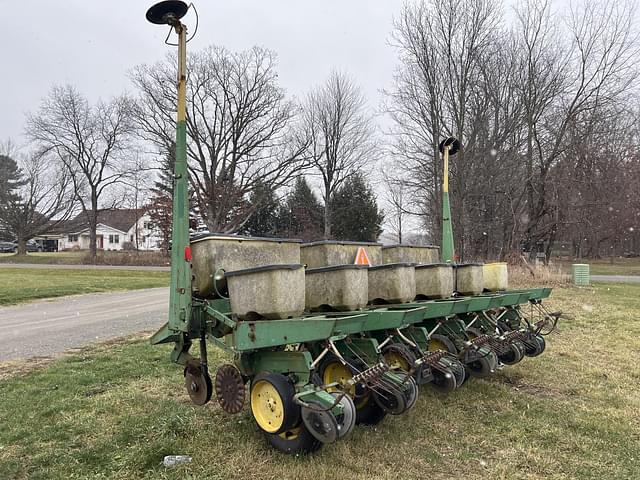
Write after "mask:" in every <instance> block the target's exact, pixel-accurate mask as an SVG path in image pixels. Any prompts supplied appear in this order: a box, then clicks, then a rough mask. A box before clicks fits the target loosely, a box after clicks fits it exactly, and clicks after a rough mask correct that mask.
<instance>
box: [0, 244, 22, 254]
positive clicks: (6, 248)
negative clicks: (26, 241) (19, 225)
mask: <svg viewBox="0 0 640 480" xmlns="http://www.w3.org/2000/svg"><path fill="white" fill-rule="evenodd" d="M17 248H18V245H16V244H15V243H13V242H0V253H13V252H15V251H16V249H17Z"/></svg>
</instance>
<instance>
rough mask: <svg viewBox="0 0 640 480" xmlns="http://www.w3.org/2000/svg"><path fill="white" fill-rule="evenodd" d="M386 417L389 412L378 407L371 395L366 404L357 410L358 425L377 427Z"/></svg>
mask: <svg viewBox="0 0 640 480" xmlns="http://www.w3.org/2000/svg"><path fill="white" fill-rule="evenodd" d="M386 416H387V412H385V411H384V410H383V409H382V408H380V407H379V406H378V404H377V403H376V402H375V401H374V399H373V396H372V395H369V398H367V400H366V403H365V404H364V405H361V406H360V408H356V425H371V426H373V425H377V424H379V423H380V422H381V421H382V420H384V417H386Z"/></svg>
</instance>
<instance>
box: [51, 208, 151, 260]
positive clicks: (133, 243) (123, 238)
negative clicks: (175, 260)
mask: <svg viewBox="0 0 640 480" xmlns="http://www.w3.org/2000/svg"><path fill="white" fill-rule="evenodd" d="M56 230H57V231H56V234H57V236H58V250H59V251H60V250H71V249H81V250H85V249H88V248H89V227H88V223H87V218H86V215H85V214H84V213H80V214H79V215H77V216H76V217H75V218H74V219H72V220H69V221H68V222H64V223H63V224H62V225H60V226H58V227H57V228H56ZM96 243H97V247H98V249H99V250H127V249H132V250H133V249H137V250H160V247H161V236H160V232H159V230H158V228H157V227H156V226H155V225H154V224H153V222H152V220H151V217H150V216H149V214H148V213H147V212H146V211H145V210H144V209H113V210H101V211H99V212H98V225H97V229H96Z"/></svg>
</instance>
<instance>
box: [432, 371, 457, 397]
mask: <svg viewBox="0 0 640 480" xmlns="http://www.w3.org/2000/svg"><path fill="white" fill-rule="evenodd" d="M429 385H431V387H432V388H433V389H434V390H435V391H437V392H440V393H450V392H453V391H454V390H455V389H456V387H457V386H458V383H457V382H456V376H455V374H454V373H453V372H451V371H449V372H447V373H444V372H441V371H439V370H434V371H433V381H432V382H431V383H430V384H429Z"/></svg>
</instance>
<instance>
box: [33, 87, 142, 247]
mask: <svg viewBox="0 0 640 480" xmlns="http://www.w3.org/2000/svg"><path fill="white" fill-rule="evenodd" d="M132 132H133V124H132V122H131V109H130V101H129V100H128V99H127V98H125V97H116V98H114V99H112V100H110V101H108V102H103V101H99V102H97V103H96V104H95V105H93V106H92V105H90V104H89V102H88V100H87V99H86V98H85V97H84V96H82V95H81V94H80V93H79V92H78V91H77V90H76V89H75V88H74V87H73V86H71V85H66V86H64V87H60V86H56V87H54V88H53V89H52V90H51V93H50V94H49V96H48V97H46V98H45V99H44V100H43V102H42V104H41V106H40V109H39V110H38V112H37V113H36V114H30V115H29V116H28V118H27V135H28V136H29V138H30V139H31V140H32V141H34V142H35V143H36V145H37V146H38V148H39V149H40V152H41V153H42V154H49V155H55V157H56V158H57V159H58V160H59V161H61V162H62V164H63V165H64V166H65V168H66V170H67V172H68V174H69V176H70V179H71V183H72V185H73V189H74V191H75V194H76V198H77V199H78V201H79V202H80V205H81V206H82V211H83V213H84V214H85V216H86V219H87V223H88V226H89V253H90V256H91V258H92V259H94V260H95V258H96V250H97V238H96V227H97V221H98V210H99V208H100V207H101V205H100V199H101V197H102V196H103V194H104V193H105V192H106V191H108V189H109V188H110V187H112V186H113V185H114V184H117V183H118V182H121V181H122V179H123V178H125V177H126V176H127V175H128V174H129V173H130V171H131V169H130V164H129V161H130V158H129V155H128V151H127V149H128V147H129V140H130V137H131V134H132Z"/></svg>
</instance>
